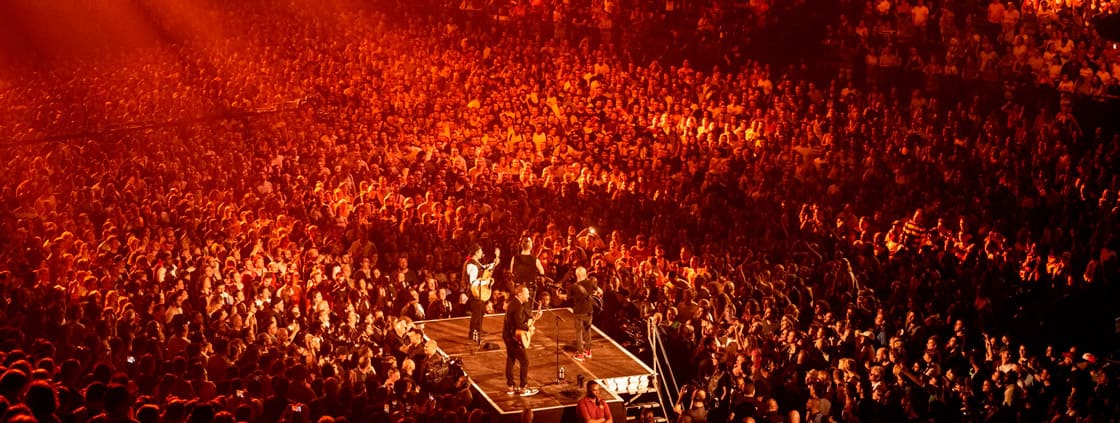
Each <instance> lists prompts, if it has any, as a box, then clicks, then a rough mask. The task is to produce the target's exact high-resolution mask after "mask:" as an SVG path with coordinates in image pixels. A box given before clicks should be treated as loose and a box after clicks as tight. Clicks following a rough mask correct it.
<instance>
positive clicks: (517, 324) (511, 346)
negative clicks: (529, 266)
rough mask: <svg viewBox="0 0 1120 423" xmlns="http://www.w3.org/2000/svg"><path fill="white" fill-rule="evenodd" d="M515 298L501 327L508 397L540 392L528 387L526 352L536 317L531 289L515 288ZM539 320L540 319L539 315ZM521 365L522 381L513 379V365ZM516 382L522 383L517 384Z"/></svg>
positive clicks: (512, 299)
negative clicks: (532, 310)
mask: <svg viewBox="0 0 1120 423" xmlns="http://www.w3.org/2000/svg"><path fill="white" fill-rule="evenodd" d="M513 292H514V297H513V298H511V299H510V300H509V306H508V307H506V318H505V321H504V322H503V325H502V340H503V341H505V344H506V384H507V385H508V386H509V392H507V393H508V394H509V395H521V396H523V397H527V396H530V395H534V394H536V393H537V392H540V390H538V389H536V388H530V387H529V386H528V384H529V355H528V354H526V352H525V349H526V348H529V342H530V338H531V337H532V336H533V320H535V317H533V316H532V315H531V313H530V310H531V305H530V304H529V287H527V286H525V285H518V286H517V287H516V288H514V291H513ZM537 317H539V316H537ZM514 364H518V365H519V366H520V369H519V370H520V373H519V378H518V379H517V380H516V381H515V380H514V379H513V366H514ZM517 382H520V384H518V383H517Z"/></svg>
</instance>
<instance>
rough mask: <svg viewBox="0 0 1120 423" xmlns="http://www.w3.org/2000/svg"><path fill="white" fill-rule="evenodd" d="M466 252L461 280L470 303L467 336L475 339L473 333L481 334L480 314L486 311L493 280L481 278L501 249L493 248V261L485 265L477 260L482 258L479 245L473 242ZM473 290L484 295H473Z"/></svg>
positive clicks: (498, 255) (491, 265)
mask: <svg viewBox="0 0 1120 423" xmlns="http://www.w3.org/2000/svg"><path fill="white" fill-rule="evenodd" d="M468 252H469V256H468V257H467V261H466V263H463V280H464V281H467V291H468V294H467V295H468V296H470V304H471V323H470V329H469V332H467V338H471V339H475V338H474V335H475V334H478V335H479V336H481V335H482V316H483V315H484V314H485V313H486V302H487V301H489V300H490V298H489V290H490V284H492V283H493V280H491V279H488V278H483V272H484V271H486V270H490V269H493V268H494V266H496V265H497V264H498V259H499V258H500V257H501V255H502V250H500V249H497V248H495V249H494V261H493V262H491V263H490V264H487V265H483V264H482V263H481V262H479V260H481V259H482V247H481V246H479V245H478V244H474V245H472V246H471V248H470V250H468ZM475 291H477V292H479V293H480V294H484V295H475V294H474V292H475Z"/></svg>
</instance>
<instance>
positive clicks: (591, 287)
mask: <svg viewBox="0 0 1120 423" xmlns="http://www.w3.org/2000/svg"><path fill="white" fill-rule="evenodd" d="M575 274H576V281H575V282H574V283H572V285H571V287H570V288H569V289H568V297H569V298H571V299H572V314H573V315H574V317H575V319H574V320H573V322H574V323H573V324H574V325H575V329H576V342H575V344H576V345H575V347H576V353H575V355H573V356H572V358H573V359H575V360H576V361H583V360H587V359H590V358H591V317H592V313H593V312H594V311H595V298H594V297H596V296H601V295H602V294H603V292H602V290H600V289H599V286H598V284H597V283H596V282H595V279H594V278H588V277H587V269H586V268H584V267H583V266H580V267H577V268H576V271H575Z"/></svg>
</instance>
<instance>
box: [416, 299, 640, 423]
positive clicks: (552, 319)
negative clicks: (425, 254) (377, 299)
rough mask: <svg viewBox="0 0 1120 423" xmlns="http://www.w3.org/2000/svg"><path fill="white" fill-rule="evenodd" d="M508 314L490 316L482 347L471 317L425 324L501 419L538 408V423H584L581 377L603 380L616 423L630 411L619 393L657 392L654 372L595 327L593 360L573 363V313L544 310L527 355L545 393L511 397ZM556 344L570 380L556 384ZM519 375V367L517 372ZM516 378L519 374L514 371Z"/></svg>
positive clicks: (532, 381) (533, 382)
mask: <svg viewBox="0 0 1120 423" xmlns="http://www.w3.org/2000/svg"><path fill="white" fill-rule="evenodd" d="M503 319H505V315H504V314H492V315H487V316H486V317H485V318H484V319H483V321H482V330H483V332H486V334H484V335H483V336H482V340H481V343H479V342H474V341H472V340H471V339H470V337H469V336H468V327H469V324H470V318H469V317H460V318H453V319H441V320H427V321H423V322H418V323H423V325H424V326H423V327H424V334H425V336H427V337H428V338H430V339H434V340H435V341H436V342H437V343H438V345H439V349H440V350H441V351H442V352H443V353H444V354H446V355H447V356H449V357H453V358H458V359H460V360H462V363H463V364H462V366H463V370H464V371H465V372H466V373H467V374H468V375H469V376H470V379H471V384H472V387H473V388H474V390H475V393H476V395H480V396H481V397H482V398H483V399H484V400H485V402H486V403H488V404H490V406H491V407H493V410H492V411H494V412H495V413H497V414H498V415H501V416H502V417H503V418H502V419H501V420H502V421H510V420H516V418H518V417H519V416H520V414H521V413H522V411H523V410H524V409H526V408H531V409H533V414H534V421H537V422H548V421H552V422H568V421H579V419H578V417H577V412H576V404H577V402H578V401H579V399H580V398H581V397H582V396H583V389H582V388H580V387H578V386H576V380H577V378H578V377H579V376H580V375H582V376H583V377H584V379H585V380H597V381H600V382H601V383H602V384H603V386H604V387H605V388H607V389H604V390H603V392H604V394H606V395H608V396H609V397H610V398H609V399H608V400H607V403H608V404H610V406H611V412H612V414H613V415H614V418H615V421H625V418H626V415H625V408H624V406H623V403H622V398H620V397H619V395H618V394H625V393H631V394H633V393H638V392H644V391H646V390H647V389H652V379H653V377H652V376H653V370H652V369H650V368H649V367H648V366H646V365H645V364H644V363H642V362H641V361H640V360H638V358H637V357H634V356H633V355H632V354H630V352H629V351H626V350H625V349H624V348H622V346H620V345H618V343H616V342H614V340H612V339H610V338H609V337H607V336H606V335H605V334H603V332H602V331H600V330H599V328H596V327H592V330H591V333H592V336H591V338H592V341H591V354H592V359H591V360H585V361H576V360H574V359H572V353H571V350H572V348H571V346H570V344H571V343H572V342H573V341H575V327H574V321H575V318H574V317H573V315H572V312H571V310H570V309H567V308H557V309H549V310H544V311H543V312H542V314H541V317H540V318H539V319H537V321H536V324H535V327H536V329H537V330H536V332H535V334H534V335H533V340H532V343H531V345H530V346H529V349H528V351H527V353H528V356H529V385H530V386H532V387H537V388H540V390H541V392H540V393H538V394H536V395H533V396H530V397H520V396H516V395H508V394H507V393H506V389H507V387H506V377H505V364H506V351H505V344H504V343H503V342H502V337H501V333H502V321H503ZM557 340H559V351H560V353H559V366H560V367H563V368H564V370H565V378H564V379H565V380H564V381H562V382H559V383H557V380H556V378H557V354H556V351H557ZM514 371H515V372H516V369H515V370H514ZM515 377H516V373H515Z"/></svg>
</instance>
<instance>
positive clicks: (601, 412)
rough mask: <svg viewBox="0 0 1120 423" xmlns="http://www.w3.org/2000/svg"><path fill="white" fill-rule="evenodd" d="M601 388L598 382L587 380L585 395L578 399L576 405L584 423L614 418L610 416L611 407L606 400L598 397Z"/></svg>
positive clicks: (602, 422) (601, 422) (610, 421)
mask: <svg viewBox="0 0 1120 423" xmlns="http://www.w3.org/2000/svg"><path fill="white" fill-rule="evenodd" d="M602 389H603V388H601V387H600V386H599V383H598V382H596V381H593V380H589V381H587V392H586V395H584V396H583V398H580V399H579V403H578V405H577V407H578V408H579V418H580V420H581V421H583V422H584V423H613V422H614V418H613V417H611V408H610V407H608V406H607V402H606V401H603V399H602V398H600V397H599V394H600V391H601V390H602Z"/></svg>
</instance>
